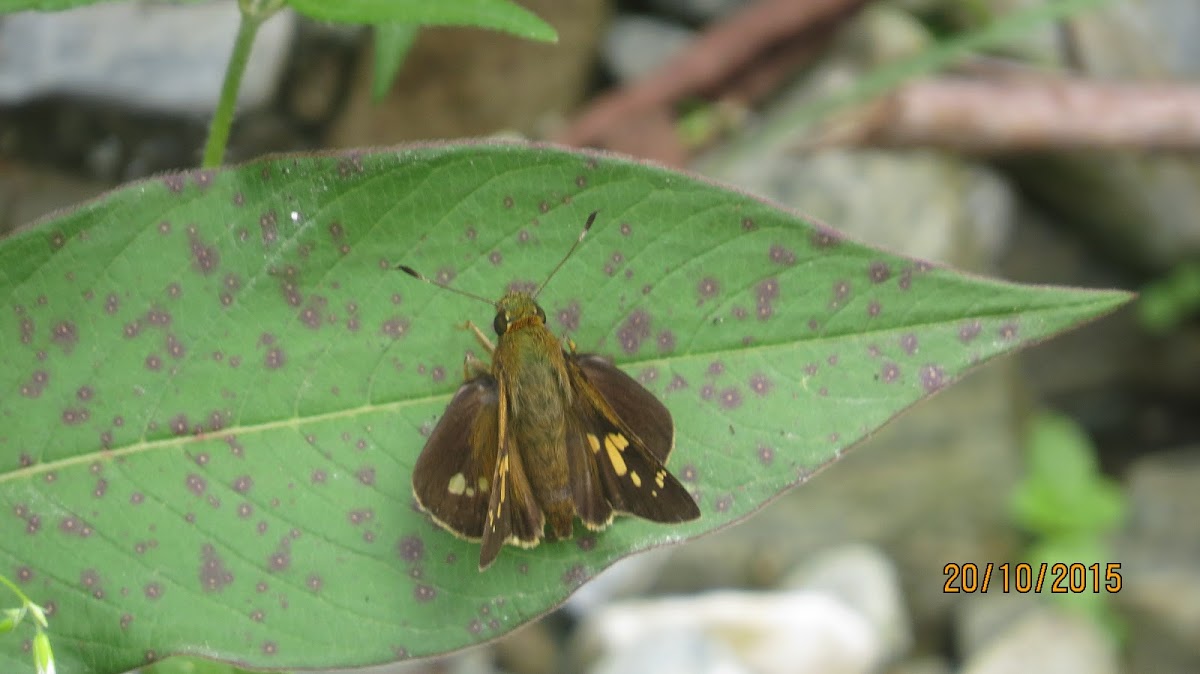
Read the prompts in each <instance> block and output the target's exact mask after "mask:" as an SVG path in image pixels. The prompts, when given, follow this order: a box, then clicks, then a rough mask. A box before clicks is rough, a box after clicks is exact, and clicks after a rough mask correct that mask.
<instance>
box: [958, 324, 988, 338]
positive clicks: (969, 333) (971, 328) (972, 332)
mask: <svg viewBox="0 0 1200 674" xmlns="http://www.w3.org/2000/svg"><path fill="white" fill-rule="evenodd" d="M982 331H983V324H982V323H981V322H980V321H979V319H975V320H973V321H971V322H970V323H964V324H963V325H962V326H960V327H959V328H958V339H959V340H960V341H962V342H963V343H964V344H966V343H970V342H971V341H973V340H974V339H975V338H976V337H978V336H979V333H980V332H982Z"/></svg>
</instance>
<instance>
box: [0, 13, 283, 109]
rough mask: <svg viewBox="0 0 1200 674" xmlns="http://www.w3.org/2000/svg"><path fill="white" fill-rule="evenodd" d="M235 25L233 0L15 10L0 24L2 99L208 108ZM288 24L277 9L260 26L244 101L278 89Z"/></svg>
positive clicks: (252, 103) (260, 99)
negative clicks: (89, 100) (53, 97)
mask: <svg viewBox="0 0 1200 674" xmlns="http://www.w3.org/2000/svg"><path fill="white" fill-rule="evenodd" d="M238 23H239V14H238V9H237V3H236V2H233V1H232V0H221V1H218V2H205V3H189V4H158V3H149V2H120V3H100V4H95V5H89V6H86V7H80V8H78V9H73V10H69V11H65V12H19V13H17V14H13V15H11V16H7V17H4V19H3V21H0V102H3V103H9V104H13V103H21V102H23V101H27V100H30V99H33V98H36V97H39V96H47V95H68V96H79V97H91V98H98V99H102V100H108V101H113V102H117V103H120V104H122V105H127V106H130V107H133V108H138V109H144V110H154V111H161V112H170V113H190V114H207V113H210V112H211V111H212V110H213V108H214V107H215V106H216V101H217V98H218V97H219V95H220V92H221V82H222V80H223V78H224V76H225V67H226V64H228V62H229V56H230V52H231V50H232V46H233V42H234V38H235V36H236V34H237V29H238ZM294 24H295V16H294V15H293V14H292V13H291V12H290V11H282V12H280V13H278V14H277V15H276V16H273V17H271V19H269V20H268V21H266V22H265V23H264V24H263V25H262V26H261V27H260V28H259V31H258V35H257V38H256V39H255V42H254V50H253V52H252V54H251V56H250V61H249V64H248V65H247V68H246V72H245V75H244V76H243V80H242V86H241V89H240V91H239V97H238V102H239V105H240V106H241V107H243V108H252V107H256V106H259V105H262V104H263V103H264V102H266V101H267V100H268V99H269V98H270V97H271V96H272V95H273V94H274V93H275V89H276V85H277V83H278V80H279V77H280V74H281V73H282V71H283V66H284V63H285V59H286V57H287V53H288V47H289V45H290V43H291V39H292V34H293V32H294Z"/></svg>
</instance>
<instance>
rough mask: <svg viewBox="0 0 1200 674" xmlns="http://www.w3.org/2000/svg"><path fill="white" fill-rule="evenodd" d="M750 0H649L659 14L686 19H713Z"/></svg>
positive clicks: (695, 20)
mask: <svg viewBox="0 0 1200 674" xmlns="http://www.w3.org/2000/svg"><path fill="white" fill-rule="evenodd" d="M749 2H750V0H650V6H651V7H653V8H654V10H655V11H656V12H658V13H660V14H665V15H667V16H673V17H675V18H678V19H684V20H687V21H694V22H701V21H713V20H716V19H719V18H721V17H723V16H725V15H727V14H731V13H733V12H734V11H736V10H738V9H740V8H741V7H742V6H743V5H747V4H749Z"/></svg>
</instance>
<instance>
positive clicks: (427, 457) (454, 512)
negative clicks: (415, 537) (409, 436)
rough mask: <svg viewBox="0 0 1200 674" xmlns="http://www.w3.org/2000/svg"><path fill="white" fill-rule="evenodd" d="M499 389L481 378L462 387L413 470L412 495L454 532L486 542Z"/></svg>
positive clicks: (489, 380)
mask: <svg viewBox="0 0 1200 674" xmlns="http://www.w3.org/2000/svg"><path fill="white" fill-rule="evenodd" d="M499 399H500V392H499V387H498V386H497V384H496V380H495V379H494V378H493V377H492V376H491V375H489V374H482V375H479V376H477V377H475V378H474V379H471V380H470V381H467V382H465V383H464V384H463V385H462V386H460V387H459V389H458V391H457V392H456V393H455V394H454V398H452V399H451V400H450V404H449V405H447V406H446V411H445V412H443V413H442V418H441V419H440V420H439V421H438V423H437V426H435V427H434V429H433V433H432V434H430V436H429V441H428V442H426V443H425V449H423V450H421V455H420V456H419V457H418V458H417V464H416V466H414V467H413V475H412V485H413V495H414V496H416V498H417V503H419V504H420V506H421V508H422V509H423V510H425V512H427V513H429V515H430V516H431V517H432V518H433V520H434V521H435V522H437V523H438V524H439V525H441V526H442V527H443V528H445V529H446V530H448V531H450V532H451V533H453V534H455V535H456V536H459V537H461V538H465V539H468V540H472V541H478V540H480V539H481V538H483V529H484V521H485V519H486V517H487V512H488V502H489V499H490V497H491V492H492V489H491V486H492V484H493V483H494V478H495V473H496V465H497V444H498V443H497V438H498V437H499V423H500V419H499Z"/></svg>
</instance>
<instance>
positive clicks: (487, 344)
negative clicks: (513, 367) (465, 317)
mask: <svg viewBox="0 0 1200 674" xmlns="http://www.w3.org/2000/svg"><path fill="white" fill-rule="evenodd" d="M463 329H464V330H470V331H471V332H473V333H475V339H477V340H479V344H480V346H482V347H483V348H485V349H487V352H488V354H489V355H490V354H491V353H492V352H493V351H495V350H496V345H495V344H492V340H490V339H488V336H487V335H485V334H483V330H480V329H479V326H478V325H475V324H474V323H472V322H471V321H467V322H466V323H464V324H463Z"/></svg>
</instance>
